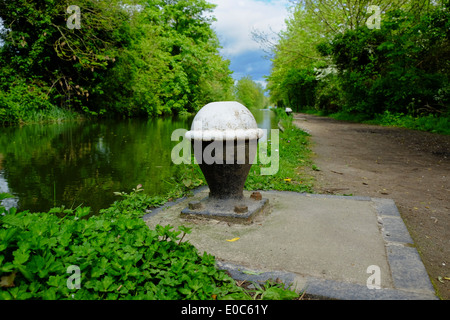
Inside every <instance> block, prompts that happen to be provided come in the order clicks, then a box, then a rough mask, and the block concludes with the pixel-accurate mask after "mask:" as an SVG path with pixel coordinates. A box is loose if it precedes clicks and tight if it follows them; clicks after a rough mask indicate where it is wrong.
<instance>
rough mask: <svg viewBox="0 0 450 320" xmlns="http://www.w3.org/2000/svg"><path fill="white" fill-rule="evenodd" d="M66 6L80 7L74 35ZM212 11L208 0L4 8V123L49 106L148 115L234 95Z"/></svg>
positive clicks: (33, 3) (80, 0)
mask: <svg viewBox="0 0 450 320" xmlns="http://www.w3.org/2000/svg"><path fill="white" fill-rule="evenodd" d="M69 5H71V6H73V5H75V6H78V7H79V9H80V19H79V20H80V22H81V23H80V28H69V25H68V21H67V20H70V19H69V18H70V17H71V14H73V13H72V12H71V11H70V10H69V11H67V9H68V7H69ZM213 8H214V5H212V4H210V3H208V2H206V1H205V0H177V1H175V0H105V1H96V0H74V1H68V0H42V1H41V0H18V1H8V0H0V17H1V18H2V20H3V24H4V26H5V28H6V29H4V31H3V33H2V34H1V35H0V37H1V40H2V42H3V43H4V45H3V46H2V48H1V49H0V69H1V74H2V75H1V83H0V117H1V116H3V117H4V118H8V117H9V120H12V121H14V120H17V118H20V117H26V114H27V113H29V112H32V111H36V109H42V108H44V109H45V108H48V107H49V106H50V105H56V106H58V107H60V108H66V109H70V110H74V111H83V112H85V113H88V114H92V115H98V114H104V115H117V114H119V115H122V116H136V115H151V116H152V115H159V114H163V113H167V114H175V113H179V112H184V111H195V110H196V109H198V108H199V107H201V106H202V105H203V104H205V103H207V102H210V101H212V100H218V99H225V98H227V97H230V96H231V95H232V87H233V80H232V78H231V72H230V70H229V61H227V60H224V59H223V58H222V57H221V56H220V55H219V52H218V49H219V42H218V40H217V36H216V35H215V33H214V31H213V30H212V28H211V23H212V21H213V20H214V17H213V16H212V9H213ZM23 95H27V96H29V97H30V103H29V104H28V105H29V109H27V108H25V106H24V105H23V104H22V103H21V102H20V97H19V96H23ZM43 101H45V103H43Z"/></svg>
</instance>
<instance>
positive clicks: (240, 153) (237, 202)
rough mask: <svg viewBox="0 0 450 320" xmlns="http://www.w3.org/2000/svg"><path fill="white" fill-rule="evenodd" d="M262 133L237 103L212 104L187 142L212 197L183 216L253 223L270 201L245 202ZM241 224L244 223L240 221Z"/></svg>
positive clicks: (203, 111) (198, 117)
mask: <svg viewBox="0 0 450 320" xmlns="http://www.w3.org/2000/svg"><path fill="white" fill-rule="evenodd" d="M263 134H264V132H263V130H262V129H259V128H258V126H257V123H256V120H255V118H254V117H253V115H252V113H251V112H250V110H248V109H247V108H246V107H245V106H244V105H242V104H240V103H238V102H235V101H226V102H213V103H209V104H207V105H206V106H204V107H203V108H202V109H201V110H200V111H199V112H198V113H197V115H196V116H195V118H194V120H193V123H192V126H191V130H190V131H188V132H187V133H186V138H187V139H189V140H190V141H191V143H192V146H193V149H194V155H195V158H196V160H197V163H198V164H199V166H200V169H201V170H202V173H203V175H204V176H205V179H206V182H207V183H208V186H209V197H208V198H205V199H203V200H201V201H200V203H201V205H200V204H199V203H196V204H195V205H190V206H189V207H188V208H185V209H184V210H183V211H182V215H185V216H186V215H191V216H192V215H194V216H195V215H197V216H198V215H200V216H204V217H213V218H217V219H225V220H229V221H235V222H241V221H245V222H248V221H251V218H252V217H253V216H254V215H255V214H256V213H258V212H260V211H261V210H262V209H263V208H264V206H265V204H266V203H267V199H262V198H255V197H253V198H245V197H244V193H243V190H244V184H245V181H246V179H247V176H248V174H249V171H250V168H251V166H252V164H253V161H254V159H255V155H256V152H257V144H258V140H259V139H260V138H261V137H262V136H263ZM239 220H241V221H239Z"/></svg>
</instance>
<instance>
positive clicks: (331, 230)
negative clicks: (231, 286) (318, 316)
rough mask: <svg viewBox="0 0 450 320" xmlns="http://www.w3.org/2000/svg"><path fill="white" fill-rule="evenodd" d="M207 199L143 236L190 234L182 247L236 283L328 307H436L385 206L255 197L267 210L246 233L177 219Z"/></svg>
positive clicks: (397, 220)
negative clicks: (276, 282) (410, 302)
mask: <svg viewBox="0 0 450 320" xmlns="http://www.w3.org/2000/svg"><path fill="white" fill-rule="evenodd" d="M207 194H208V189H207V188H202V189H200V190H198V192H196V193H195V194H194V196H193V197H190V198H186V199H179V200H178V201H176V202H174V203H169V204H166V205H165V206H164V207H162V208H159V209H156V210H153V211H152V212H151V213H150V214H148V215H146V216H144V220H145V221H146V223H147V225H148V226H149V227H151V228H154V227H155V226H156V225H157V224H160V225H167V224H170V225H173V226H175V227H177V226H179V225H184V226H187V227H190V228H192V232H191V234H189V235H187V236H186V237H185V239H186V240H188V241H189V242H190V243H192V244H193V245H194V246H195V247H196V248H197V249H198V250H199V252H201V253H202V252H203V251H206V252H208V253H210V254H212V255H214V256H215V257H216V260H217V261H218V266H219V268H221V269H226V270H228V271H229V272H230V273H231V274H232V276H233V277H234V278H236V279H238V280H250V281H265V280H267V279H271V278H272V279H276V278H280V279H281V280H283V282H284V283H286V284H288V285H292V286H293V287H294V288H295V289H296V290H297V291H303V290H306V293H307V294H310V295H313V296H320V297H324V298H331V299H375V300H378V299H436V296H435V292H434V289H433V287H432V285H431V282H430V280H429V278H428V275H427V273H426V271H425V268H424V266H423V264H422V261H421V260H420V257H419V255H418V253H417V251H416V249H415V248H414V245H413V242H412V240H411V237H410V236H409V233H408V231H407V229H406V227H405V226H404V224H403V221H402V219H401V217H400V215H399V213H398V210H397V208H396V206H395V203H394V202H393V201H392V200H389V199H378V198H367V197H346V196H332V195H313V194H303V193H295V192H280V191H261V194H262V196H263V198H267V199H268V200H269V210H267V212H268V213H266V214H264V215H261V216H259V217H257V218H256V219H255V220H254V222H253V223H252V224H250V225H242V224H233V223H229V222H224V221H218V220H214V219H198V218H195V219H186V218H182V217H181V215H180V213H181V211H182V210H183V209H184V208H185V207H186V206H187V204H188V203H189V202H190V201H197V200H199V199H203V198H204V197H205V196H206V195H207ZM244 194H245V195H246V196H249V195H250V192H244ZM236 238H239V239H238V240H235V241H232V242H230V241H227V240H232V239H236ZM368 284H369V285H368ZM378 285H379V286H378ZM370 287H372V288H370ZM373 287H379V289H376V288H373Z"/></svg>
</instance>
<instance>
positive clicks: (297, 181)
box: [245, 108, 312, 192]
mask: <svg viewBox="0 0 450 320" xmlns="http://www.w3.org/2000/svg"><path fill="white" fill-rule="evenodd" d="M274 110H275V112H276V113H277V119H278V121H279V122H280V124H281V125H282V126H283V128H284V131H283V132H280V136H279V138H280V140H279V149H278V150H272V145H271V144H272V141H269V142H268V145H267V152H269V153H270V151H271V150H272V152H275V153H278V155H279V170H278V171H277V172H276V173H275V174H273V175H261V168H264V167H268V166H270V165H272V163H270V164H267V165H265V164H261V163H259V162H258V163H255V164H253V166H252V167H251V169H250V173H249V175H248V177H247V180H246V182H245V189H247V190H283V191H295V192H311V191H312V177H311V176H309V175H307V174H306V173H305V171H306V170H307V168H309V167H310V166H312V162H311V159H310V154H311V150H310V148H309V134H308V133H306V132H304V131H302V130H300V129H299V128H297V127H296V126H295V125H294V124H293V123H292V116H287V115H286V113H285V112H284V109H281V108H277V109H274ZM260 144H261V143H260ZM260 147H261V146H259V148H260ZM269 156H270V157H271V159H272V161H274V160H273V159H274V157H275V156H276V155H272V154H270V155H269Z"/></svg>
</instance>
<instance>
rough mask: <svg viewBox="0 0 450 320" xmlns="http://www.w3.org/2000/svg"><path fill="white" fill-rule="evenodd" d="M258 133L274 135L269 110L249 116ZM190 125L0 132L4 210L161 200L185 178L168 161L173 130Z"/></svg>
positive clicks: (84, 125)
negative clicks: (134, 197)
mask: <svg viewBox="0 0 450 320" xmlns="http://www.w3.org/2000/svg"><path fill="white" fill-rule="evenodd" d="M251 111H252V113H253V115H254V116H255V119H256V120H257V123H258V127H260V128H262V129H267V132H268V133H270V129H271V128H276V125H277V124H276V123H275V119H274V118H275V117H274V115H273V112H272V111H270V110H262V109H259V110H251ZM192 119H193V117H180V118H158V119H149V120H147V119H145V120H143V119H128V120H105V121H99V122H87V121H81V122H62V123H55V124H45V125H27V126H16V127H0V193H1V192H8V193H10V194H12V195H14V198H13V199H6V200H4V201H3V203H2V204H3V205H4V206H5V207H7V208H10V207H16V208H18V209H19V210H30V211H32V212H44V211H48V210H49V209H50V208H52V207H55V206H65V207H66V208H76V207H77V206H79V205H83V206H89V207H91V209H92V211H93V212H98V210H100V209H101V208H106V207H108V206H109V205H110V204H112V203H113V202H114V201H115V200H118V197H117V196H116V195H114V192H115V191H124V192H130V191H131V190H132V189H133V188H135V187H136V186H137V185H138V184H142V186H143V188H144V190H145V193H147V194H150V195H163V194H165V193H167V192H168V191H169V190H170V189H171V187H172V185H173V183H174V179H175V180H176V179H178V178H179V177H180V176H181V175H182V173H181V172H180V167H179V166H177V165H175V164H173V163H172V161H171V151H172V148H173V147H174V146H175V145H176V144H177V143H178V142H174V141H171V135H172V132H173V131H174V130H176V129H180V128H184V129H189V128H190V126H191V123H192Z"/></svg>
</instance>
